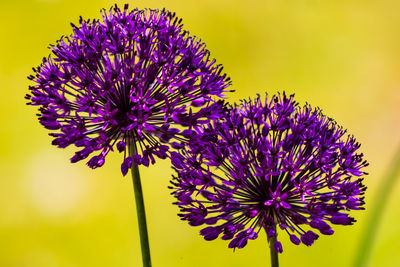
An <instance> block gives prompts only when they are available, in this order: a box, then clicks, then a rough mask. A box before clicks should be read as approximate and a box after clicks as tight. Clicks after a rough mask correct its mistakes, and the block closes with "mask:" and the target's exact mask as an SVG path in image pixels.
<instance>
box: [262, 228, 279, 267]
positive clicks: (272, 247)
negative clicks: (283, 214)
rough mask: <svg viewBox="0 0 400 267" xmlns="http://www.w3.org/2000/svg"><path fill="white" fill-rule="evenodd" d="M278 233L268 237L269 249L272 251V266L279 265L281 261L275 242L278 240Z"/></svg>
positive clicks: (277, 266)
mask: <svg viewBox="0 0 400 267" xmlns="http://www.w3.org/2000/svg"><path fill="white" fill-rule="evenodd" d="M265 231H266V232H267V230H266V229H265ZM275 233H276V228H275ZM276 235H277V233H276V234H275V236H273V237H271V238H268V242H269V251H270V253H271V267H279V261H278V252H276V250H275V242H276ZM267 236H268V233H267Z"/></svg>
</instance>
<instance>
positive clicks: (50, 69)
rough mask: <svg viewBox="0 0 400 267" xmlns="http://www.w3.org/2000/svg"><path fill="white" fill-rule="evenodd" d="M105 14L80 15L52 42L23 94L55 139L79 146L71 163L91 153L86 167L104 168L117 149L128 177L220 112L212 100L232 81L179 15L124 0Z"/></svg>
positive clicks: (215, 102) (162, 155) (62, 142)
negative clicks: (132, 5) (94, 17)
mask: <svg viewBox="0 0 400 267" xmlns="http://www.w3.org/2000/svg"><path fill="white" fill-rule="evenodd" d="M101 16H102V20H92V21H91V20H90V19H89V20H83V19H82V18H81V19H80V21H79V23H80V24H79V26H75V25H74V24H72V27H73V34H71V35H70V36H65V37H62V38H61V39H60V40H59V41H57V43H56V44H55V45H52V46H51V47H50V49H51V52H52V54H51V55H50V56H49V57H47V58H44V59H43V62H42V64H41V65H40V66H39V67H37V68H34V72H35V73H34V75H30V76H29V77H28V78H29V79H31V80H32V81H33V83H34V85H32V86H30V93H29V94H27V96H26V98H27V99H29V100H30V102H29V104H30V105H34V106H39V114H38V116H39V121H40V123H41V124H42V125H43V126H44V127H45V128H47V129H49V130H51V131H52V132H51V133H50V135H51V136H52V137H54V139H53V142H52V143H53V145H56V146H58V147H59V148H65V147H67V146H69V145H75V146H76V147H79V148H81V149H80V150H79V151H77V152H76V153H75V155H74V156H73V157H72V158H71V162H77V161H80V160H83V159H85V158H87V157H89V156H91V157H90V159H89V161H88V162H87V164H88V165H89V167H91V168H96V167H100V166H102V165H103V164H104V162H105V157H106V155H107V154H108V153H109V152H110V151H113V150H114V149H115V148H116V149H117V150H118V151H119V152H124V160H123V163H122V165H121V170H122V173H123V175H126V173H127V172H128V169H129V168H130V167H131V166H132V162H135V163H136V164H137V165H145V166H148V165H149V163H153V164H154V163H155V158H156V157H158V158H162V159H164V158H166V157H167V156H168V155H167V153H168V151H169V146H168V143H169V141H170V140H171V139H172V138H174V139H177V140H180V141H182V140H187V136H186V132H185V131H184V130H182V129H183V128H187V127H192V126H195V125H197V124H201V123H204V122H205V121H208V120H210V119H215V118H218V117H219V116H220V115H221V105H220V102H218V101H215V100H214V99H215V98H217V99H218V98H221V97H223V96H224V93H225V92H228V91H229V90H228V89H227V87H228V86H229V85H230V80H229V78H228V77H227V76H226V74H222V72H221V71H222V66H221V65H217V64H216V62H215V60H214V59H212V58H211V57H210V53H209V51H208V50H207V49H206V48H205V44H204V43H202V42H201V40H199V39H198V38H196V37H193V36H190V35H189V33H188V32H187V31H185V30H184V29H183V28H182V23H181V19H179V18H177V17H176V16H175V14H174V13H171V12H169V11H166V10H152V9H145V10H139V9H133V10H129V9H128V5H125V7H124V9H123V10H120V9H119V8H118V6H115V7H113V8H111V9H110V11H109V12H107V11H105V10H103V11H102V12H101ZM131 146H135V147H136V148H137V149H136V150H135V153H131V150H129V149H128V148H129V147H131ZM93 154H96V155H94V156H93Z"/></svg>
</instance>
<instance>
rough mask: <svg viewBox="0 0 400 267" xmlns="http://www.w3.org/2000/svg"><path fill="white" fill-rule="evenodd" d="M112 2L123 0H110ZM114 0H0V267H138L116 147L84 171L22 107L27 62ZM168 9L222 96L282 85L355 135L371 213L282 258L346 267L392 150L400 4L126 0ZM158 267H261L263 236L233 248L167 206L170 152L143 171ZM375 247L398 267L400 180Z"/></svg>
mask: <svg viewBox="0 0 400 267" xmlns="http://www.w3.org/2000/svg"><path fill="white" fill-rule="evenodd" d="M119 3H120V4H123V3H124V2H122V1H119ZM112 4H113V2H112V1H95V0H90V1H83V0H79V1H78V0H71V1H67V0H36V1H35V0H19V1H11V0H0V25H1V27H0V33H1V35H0V36H1V37H0V38H1V41H0V51H1V52H0V102H1V103H0V121H1V127H0V137H1V138H0V173H1V174H0V176H1V179H0V266H140V265H141V259H140V246H139V239H138V230H137V224H136V213H135V206H134V198H133V190H132V182H131V180H130V178H129V176H127V177H125V178H123V177H122V175H121V173H120V163H121V160H122V159H121V155H119V154H118V155H117V153H114V154H112V155H109V156H108V158H107V162H106V164H105V166H103V167H102V168H99V169H96V170H94V171H93V170H91V169H89V168H88V167H87V166H85V164H84V163H77V164H70V163H69V158H70V157H71V156H72V155H73V149H65V150H60V149H58V148H56V147H54V146H51V144H50V142H51V138H50V137H49V136H48V135H47V133H48V131H47V130H45V129H44V128H43V127H41V126H40V125H39V123H38V122H37V120H36V117H35V113H36V109H35V108H32V107H28V106H25V100H24V95H25V93H26V92H27V87H28V80H27V79H26V76H27V75H29V74H31V67H34V66H37V65H38V64H39V63H40V61H41V58H42V57H43V56H47V55H48V54H49V51H48V49H47V46H48V44H50V43H54V42H55V40H57V39H59V38H60V36H61V35H66V34H69V33H71V27H70V25H69V23H70V22H75V23H76V22H77V21H78V18H79V16H80V15H82V16H83V17H85V18H98V17H99V10H100V9H101V8H107V9H108V8H109V7H110V6H111V5H112ZM130 5H131V7H139V8H144V7H152V8H163V7H166V8H167V9H170V10H173V11H175V12H177V14H178V16H180V17H182V18H183V19H184V20H183V21H184V24H185V27H186V29H188V30H189V31H190V32H191V33H192V34H194V35H196V36H199V37H201V38H202V40H203V41H205V42H206V43H207V47H208V48H209V49H210V50H211V52H212V56H214V57H215V58H216V59H217V60H218V62H219V63H223V64H224V66H225V71H226V72H227V73H228V74H229V75H230V76H231V78H232V80H233V88H234V89H235V90H236V92H235V93H234V94H232V95H231V100H232V101H233V100H238V99H240V98H244V97H248V96H254V95H255V94H256V93H264V92H265V91H267V92H269V93H270V94H273V93H275V92H277V91H278V90H286V91H287V92H290V93H293V92H294V93H296V98H297V100H298V101H299V102H301V103H305V102H306V101H307V102H309V103H311V104H312V105H313V106H319V107H321V108H322V109H323V110H324V112H325V114H327V115H328V116H331V117H334V118H335V119H336V120H337V121H338V122H339V124H341V125H343V126H344V127H345V128H348V130H349V132H350V133H352V134H354V135H355V136H356V137H357V139H358V141H360V142H361V143H362V148H361V149H362V151H363V152H364V153H365V155H366V158H367V159H368V161H369V162H370V163H371V166H370V167H369V168H368V171H369V173H370V175H369V176H368V177H367V180H366V183H367V185H368V187H369V190H368V192H367V202H368V204H367V210H366V211H364V212H362V211H361V212H356V213H353V214H354V215H355V217H356V219H357V220H358V222H357V223H356V224H355V225H354V226H348V227H343V226H337V227H335V228H334V229H335V230H336V233H335V234H334V235H333V236H322V237H321V238H320V239H319V240H318V241H317V242H316V243H315V244H314V245H313V246H312V247H305V246H303V245H301V246H295V245H293V244H291V243H290V242H288V239H287V237H286V235H285V234H282V235H281V238H282V239H283V246H284V253H283V254H282V255H281V256H280V260H281V263H282V266H350V265H351V263H352V261H353V258H354V253H355V251H356V248H357V245H358V240H359V238H360V236H361V234H362V230H363V228H364V226H365V223H366V221H367V220H368V215H369V214H368V211H369V210H370V209H369V207H371V204H372V203H373V202H374V199H375V196H376V192H377V188H378V187H379V184H380V181H381V179H382V176H383V174H384V172H385V169H386V168H387V167H388V166H389V164H390V162H391V158H392V157H393V155H394V153H395V151H396V149H398V148H399V147H400V118H399V111H400V105H399V103H400V75H399V74H400V54H399V47H400V16H399V12H398V11H399V8H400V2H399V1H397V0H381V1H377V0H376V1H370V0H363V1H361V0H346V1H345V0H343V1H342V0H335V1H322V0H321V1H318V0H306V1H302V0H274V1H265V0H264V1H251V0H249V1H233V0H229V1H228V0H201V1H200V0H186V1H175V0H170V1H135V2H132V3H130ZM141 172H142V182H143V188H144V193H145V201H146V208H147V213H148V227H149V231H150V245H151V250H152V258H153V265H154V266H163V267H164V266H185V267H186V266H193V267H196V266H210V267H213V266H268V265H269V255H268V248H267V241H266V238H265V236H264V235H262V236H260V238H258V239H257V240H255V241H251V242H250V243H249V244H248V246H247V247H245V248H244V249H242V250H237V251H236V252H234V253H233V252H232V251H231V250H230V249H228V248H227V242H224V241H220V240H218V241H213V242H206V241H204V240H203V239H202V238H201V237H200V236H199V234H198V231H199V228H195V227H190V226H188V224H187V223H186V222H181V221H180V220H179V219H178V217H177V216H176V213H177V210H178V209H177V207H175V206H173V205H171V202H172V201H173V199H172V197H171V196H170V195H169V193H170V192H169V190H167V186H168V181H169V178H170V174H171V170H170V165H169V163H168V161H166V160H165V161H159V163H158V164H157V165H154V166H151V167H149V168H141ZM381 208H382V209H384V213H383V214H384V216H383V217H382V223H381V225H380V227H379V230H378V232H377V234H378V235H377V239H376V242H375V244H374V245H373V251H372V253H371V255H370V263H371V266H400V253H398V248H399V246H400V242H399V241H400V224H399V222H400V212H399V210H400V185H399V183H396V184H393V186H392V193H391V195H390V197H389V199H388V203H387V205H386V206H385V207H381Z"/></svg>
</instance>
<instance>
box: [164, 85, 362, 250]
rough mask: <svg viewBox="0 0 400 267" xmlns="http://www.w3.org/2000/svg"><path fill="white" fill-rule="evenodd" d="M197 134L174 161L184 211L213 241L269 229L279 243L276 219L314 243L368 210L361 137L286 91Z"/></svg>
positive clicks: (237, 239) (297, 239)
mask: <svg viewBox="0 0 400 267" xmlns="http://www.w3.org/2000/svg"><path fill="white" fill-rule="evenodd" d="M197 137H198V138H197V140H196V141H194V142H191V143H189V144H188V145H187V146H185V147H184V148H183V149H181V151H180V153H177V152H174V153H173V155H172V163H173V165H174V169H175V170H176V172H177V176H176V177H174V179H173V181H172V187H171V188H172V189H173V190H174V191H173V193H174V196H175V197H176V199H177V203H176V204H177V205H179V206H180V211H181V213H180V214H179V215H180V217H181V218H182V220H186V221H188V222H189V224H190V225H192V226H199V225H207V226H206V227H205V228H203V229H202V230H201V231H200V234H201V235H202V236H204V239H206V240H213V239H216V238H218V237H219V236H221V238H222V239H223V240H231V241H230V243H229V247H230V248H243V247H244V246H245V245H246V244H247V241H248V240H251V239H255V238H257V236H258V233H259V231H260V230H261V229H262V228H264V229H265V230H266V233H267V236H268V239H269V240H270V239H271V238H273V239H274V241H276V242H275V249H276V251H278V252H282V245H281V243H280V242H279V241H278V240H276V238H277V232H276V231H277V230H276V229H277V226H279V228H280V229H281V230H282V231H285V232H286V233H287V234H288V235H289V238H290V240H291V241H292V242H293V243H294V244H296V245H298V244H300V243H303V244H305V245H306V246H310V245H312V244H313V243H314V241H315V240H316V239H318V234H317V233H316V231H315V230H310V228H314V229H316V230H318V231H319V232H320V233H321V234H324V235H331V234H333V232H334V231H333V230H332V228H331V224H341V225H351V224H353V223H354V222H355V219H354V218H352V217H350V216H349V214H348V211H349V210H359V209H363V205H364V197H363V195H364V192H365V190H366V187H365V186H364V185H363V183H362V181H363V178H362V176H363V175H365V174H366V173H365V172H364V171H363V168H364V167H366V166H367V165H368V163H367V162H366V161H365V160H363V154H361V153H358V148H359V147H360V144H359V143H357V142H356V140H355V139H354V137H353V136H350V135H347V134H346V130H344V129H343V128H342V127H340V126H338V125H337V124H336V123H335V122H334V121H333V120H332V119H330V118H328V117H325V116H324V115H323V114H322V112H321V111H320V110H319V109H312V108H311V107H310V106H309V105H305V106H304V107H299V106H298V104H297V103H296V102H295V101H294V99H293V96H290V97H287V96H286V95H285V94H284V93H283V95H277V96H273V97H272V98H268V97H266V98H265V101H264V100H263V99H261V98H260V97H257V98H256V99H255V100H254V101H252V100H249V101H242V104H241V105H235V106H231V107H230V109H229V111H228V113H227V115H226V116H225V119H224V120H220V121H216V122H210V123H208V124H207V125H204V127H203V128H199V129H197Z"/></svg>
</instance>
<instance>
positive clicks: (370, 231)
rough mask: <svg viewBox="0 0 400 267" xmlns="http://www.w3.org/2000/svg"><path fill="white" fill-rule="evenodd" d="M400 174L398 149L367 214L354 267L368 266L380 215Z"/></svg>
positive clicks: (399, 153) (399, 152)
mask: <svg viewBox="0 0 400 267" xmlns="http://www.w3.org/2000/svg"><path fill="white" fill-rule="evenodd" d="M399 172H400V148H399V149H398V150H397V152H396V155H395V156H394V158H393V160H392V162H391V165H390V167H389V168H388V170H387V172H386V173H385V175H384V177H383V179H382V182H381V185H380V187H379V188H378V191H377V193H376V197H375V198H374V203H373V206H372V208H371V211H370V213H369V218H368V220H367V222H366V225H365V228H364V230H363V234H362V236H361V240H360V244H359V247H358V251H357V255H356V260H355V262H354V265H353V266H355V267H366V266H368V260H369V256H370V255H371V249H372V246H373V245H374V244H375V237H376V232H377V230H378V229H379V223H380V221H381V219H382V214H383V211H384V208H385V206H386V202H387V200H388V198H389V196H390V192H391V191H392V190H393V188H394V185H395V182H396V179H397V178H398V177H399Z"/></svg>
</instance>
